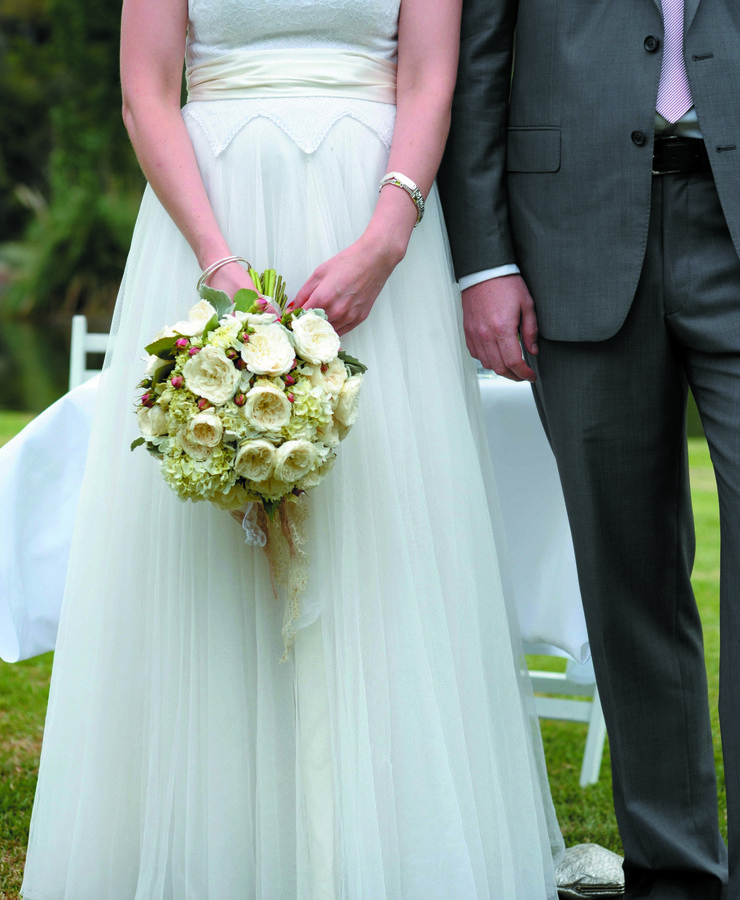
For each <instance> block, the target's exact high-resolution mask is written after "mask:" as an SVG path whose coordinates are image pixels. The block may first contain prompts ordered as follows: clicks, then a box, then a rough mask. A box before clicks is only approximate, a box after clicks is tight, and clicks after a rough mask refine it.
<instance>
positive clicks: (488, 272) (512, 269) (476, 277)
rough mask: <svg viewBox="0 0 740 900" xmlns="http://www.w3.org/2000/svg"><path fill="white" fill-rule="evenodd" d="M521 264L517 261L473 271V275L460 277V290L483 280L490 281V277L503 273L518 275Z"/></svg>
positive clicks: (499, 275) (497, 276) (498, 276)
mask: <svg viewBox="0 0 740 900" xmlns="http://www.w3.org/2000/svg"><path fill="white" fill-rule="evenodd" d="M518 274H519V266H517V265H516V264H515V263H509V264H508V265H505V266H496V267H495V268H494V269H483V271H481V272H473V273H472V275H463V277H462V278H461V279H460V281H459V284H460V290H461V291H465V290H467V289H468V288H469V287H473V285H474V284H480V283H481V281H488V280H489V278H500V277H501V276H502V275H518Z"/></svg>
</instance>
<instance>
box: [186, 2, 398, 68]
mask: <svg viewBox="0 0 740 900" xmlns="http://www.w3.org/2000/svg"><path fill="white" fill-rule="evenodd" d="M399 6H400V0H190V4H189V9H188V13H189V27H188V50H187V54H188V65H192V64H194V63H199V62H203V61H205V60H210V59H212V58H213V57H215V56H219V55H222V54H225V53H231V52H233V51H234V50H239V49H241V48H243V49H244V50H245V51H248V50H250V49H255V50H272V49H286V48H326V49H329V48H336V49H341V50H357V51H362V52H365V53H368V54H372V55H377V56H380V57H382V58H384V59H389V60H390V59H394V58H395V55H396V37H397V31H398V9H399Z"/></svg>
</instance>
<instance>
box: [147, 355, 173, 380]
mask: <svg viewBox="0 0 740 900" xmlns="http://www.w3.org/2000/svg"><path fill="white" fill-rule="evenodd" d="M169 365H170V360H168V359H160V358H159V357H158V356H154V355H153V354H150V355H149V356H147V358H146V369H145V370H144V374H145V375H154V373H155V372H156V371H157V370H158V369H161V368H162V366H169Z"/></svg>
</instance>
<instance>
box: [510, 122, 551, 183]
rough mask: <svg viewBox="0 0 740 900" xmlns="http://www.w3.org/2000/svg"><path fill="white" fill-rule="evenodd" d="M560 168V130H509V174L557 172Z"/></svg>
mask: <svg viewBox="0 0 740 900" xmlns="http://www.w3.org/2000/svg"><path fill="white" fill-rule="evenodd" d="M559 168H560V129H559V128H509V129H508V136H507V145H506V171H507V172H557V171H558V169H559Z"/></svg>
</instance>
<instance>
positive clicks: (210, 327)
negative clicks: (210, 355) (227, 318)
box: [201, 313, 218, 344]
mask: <svg viewBox="0 0 740 900" xmlns="http://www.w3.org/2000/svg"><path fill="white" fill-rule="evenodd" d="M217 328H218V314H217V313H214V314H213V315H212V316H211V318H210V319H209V320H208V321H207V322H206V327H205V328H204V329H203V334H202V335H201V340H202V341H203V343H204V344H205V341H206V338H207V337H208V335H209V334H210V333H211V332H212V331H215V330H216V329H217Z"/></svg>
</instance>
